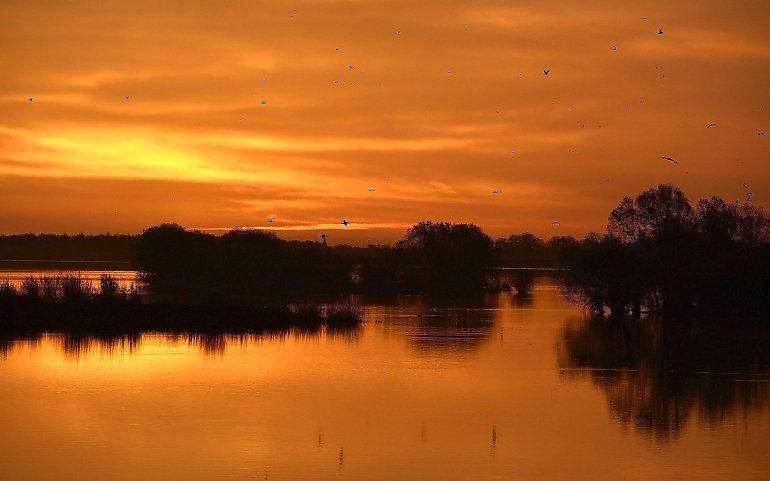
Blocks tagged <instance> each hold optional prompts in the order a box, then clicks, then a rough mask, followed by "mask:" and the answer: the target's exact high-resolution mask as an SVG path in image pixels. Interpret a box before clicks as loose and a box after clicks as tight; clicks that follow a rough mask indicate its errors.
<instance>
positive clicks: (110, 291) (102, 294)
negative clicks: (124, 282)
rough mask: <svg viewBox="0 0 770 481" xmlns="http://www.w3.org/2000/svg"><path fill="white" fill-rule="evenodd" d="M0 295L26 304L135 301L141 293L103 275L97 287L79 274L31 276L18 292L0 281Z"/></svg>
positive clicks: (8, 282)
mask: <svg viewBox="0 0 770 481" xmlns="http://www.w3.org/2000/svg"><path fill="white" fill-rule="evenodd" d="M0 294H4V295H5V296H13V297H16V296H21V297H23V298H25V299H26V300H27V301H44V302H73V301H88V300H92V299H95V298H104V299H111V300H136V298H137V297H138V295H139V292H138V290H137V289H136V288H135V287H134V285H133V284H131V285H130V286H129V287H128V288H126V287H124V286H121V285H120V284H119V283H118V281H117V279H115V278H114V277H112V276H110V275H108V274H102V276H101V278H100V279H99V287H98V288H96V287H95V286H94V285H93V283H92V282H91V281H90V280H88V279H85V278H83V276H82V275H80V274H65V275H56V276H40V277H37V278H36V277H34V276H29V277H27V278H25V279H23V280H22V281H21V285H20V287H19V288H18V289H17V288H16V287H15V286H14V285H13V284H11V283H10V281H8V280H7V279H6V280H2V281H0Z"/></svg>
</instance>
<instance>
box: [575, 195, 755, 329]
mask: <svg viewBox="0 0 770 481" xmlns="http://www.w3.org/2000/svg"><path fill="white" fill-rule="evenodd" d="M769 240H770V218H768V216H767V214H766V213H765V212H764V210H762V209H760V208H757V207H754V206H750V205H744V206H737V205H730V204H727V203H725V202H724V201H723V200H722V199H719V198H718V197H712V198H711V199H708V200H701V201H700V202H698V204H697V208H693V207H692V205H691V204H690V202H689V200H688V199H687V197H686V196H685V195H684V193H683V192H682V191H681V190H679V189H678V188H676V187H674V186H671V185H659V186H658V187H655V188H652V189H649V190H647V191H645V192H642V193H641V194H639V195H638V196H636V198H634V199H631V198H630V197H625V198H624V199H623V201H622V202H621V204H620V205H619V206H618V207H617V208H616V209H614V210H613V211H612V212H611V213H610V217H609V222H608V226H607V234H606V235H605V236H604V237H593V238H587V239H586V240H585V241H584V242H582V243H581V244H580V245H578V246H576V247H575V248H574V249H571V250H569V253H568V255H567V260H568V265H569V268H570V272H569V273H568V274H567V275H566V276H565V279H564V283H563V284H564V285H563V290H564V292H565V294H567V296H568V298H570V299H571V300H573V301H575V302H579V303H583V304H586V305H588V306H590V307H591V308H592V309H593V310H596V311H603V310H605V309H610V311H612V312H614V313H625V312H634V311H636V312H638V311H639V310H641V309H646V310H648V311H650V312H662V313H666V314H675V315H681V314H685V313H688V312H692V311H694V310H695V309H698V310H700V311H701V312H709V313H720V315H723V314H725V313H728V314H729V315H733V316H734V315H736V314H737V315H746V316H754V315H760V316H761V315H767V314H770V301H766V300H764V299H766V298H767V295H766V293H767V292H768V290H770V262H768V260H769V259H770V244H768V241H769Z"/></svg>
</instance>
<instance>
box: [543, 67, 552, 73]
mask: <svg viewBox="0 0 770 481" xmlns="http://www.w3.org/2000/svg"><path fill="white" fill-rule="evenodd" d="M549 73H551V69H549V68H544V69H543V74H545V75H548V74H549Z"/></svg>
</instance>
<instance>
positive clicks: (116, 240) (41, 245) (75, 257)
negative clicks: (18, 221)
mask: <svg viewBox="0 0 770 481" xmlns="http://www.w3.org/2000/svg"><path fill="white" fill-rule="evenodd" d="M138 238H139V236H135V235H112V234H99V235H84V234H78V235H66V234H63V235H56V234H19V235H3V236H0V260H37V261H113V262H130V261H131V260H132V259H133V256H134V250H135V246H136V242H137V240H138Z"/></svg>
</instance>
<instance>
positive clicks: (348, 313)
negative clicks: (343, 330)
mask: <svg viewBox="0 0 770 481" xmlns="http://www.w3.org/2000/svg"><path fill="white" fill-rule="evenodd" d="M365 315H366V308H365V307H364V306H362V305H361V304H358V303H355V302H352V301H346V302H342V303H336V304H331V305H328V306H326V324H327V325H329V326H343V325H354V324H358V323H360V322H362V321H363V320H364V316H365Z"/></svg>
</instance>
